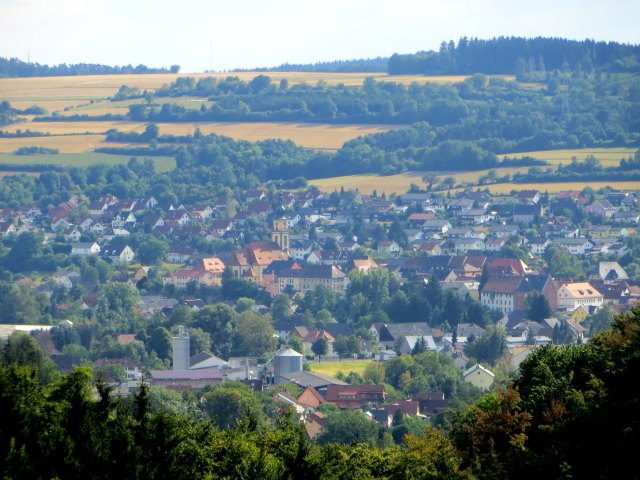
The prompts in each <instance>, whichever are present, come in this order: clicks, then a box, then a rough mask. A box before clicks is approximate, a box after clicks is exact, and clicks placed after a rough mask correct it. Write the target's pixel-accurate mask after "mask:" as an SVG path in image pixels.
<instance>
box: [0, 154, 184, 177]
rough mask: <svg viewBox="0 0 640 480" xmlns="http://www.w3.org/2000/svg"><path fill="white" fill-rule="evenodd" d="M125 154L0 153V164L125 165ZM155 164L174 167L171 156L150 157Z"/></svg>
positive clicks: (161, 169)
mask: <svg viewBox="0 0 640 480" xmlns="http://www.w3.org/2000/svg"><path fill="white" fill-rule="evenodd" d="M129 158H130V157H129V156H127V155H109V154H106V153H95V152H89V153H59V154H57V155H20V156H18V155H13V154H10V153H0V165H6V164H11V165H60V166H63V167H87V166H89V165H94V164H99V163H104V164H106V165H123V164H124V165H126V163H127V162H128V161H129ZM150 158H151V160H153V162H154V164H155V166H156V172H168V171H170V170H173V169H174V168H176V161H175V159H174V158H173V157H150Z"/></svg>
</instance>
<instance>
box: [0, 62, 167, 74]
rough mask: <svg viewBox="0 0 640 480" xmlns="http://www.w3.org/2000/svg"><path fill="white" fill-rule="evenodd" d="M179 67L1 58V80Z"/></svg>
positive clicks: (155, 70) (146, 71)
mask: <svg viewBox="0 0 640 480" xmlns="http://www.w3.org/2000/svg"><path fill="white" fill-rule="evenodd" d="M179 71H180V66H179V65H172V66H171V67H170V68H151V67H147V66H146V65H138V66H136V67H134V66H132V65H123V66H121V67H120V66H115V67H112V66H109V65H99V64H97V63H76V64H71V65H67V64H66V63H61V64H60V65H52V66H49V65H40V64H39V63H32V62H23V61H22V60H19V59H17V58H3V57H0V78H6V77H64V76H69V75H119V74H127V73H137V74H143V73H178V72H179Z"/></svg>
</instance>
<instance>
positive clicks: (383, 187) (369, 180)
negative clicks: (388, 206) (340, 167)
mask: <svg viewBox="0 0 640 480" xmlns="http://www.w3.org/2000/svg"><path fill="white" fill-rule="evenodd" d="M412 183H415V184H416V185H418V186H420V187H422V188H424V182H423V181H422V174H421V173H417V172H413V173H400V174H397V175H387V176H384V177H381V176H379V175H347V176H344V177H331V178H319V179H315V180H309V184H310V185H315V186H316V187H318V188H319V189H320V190H321V191H323V192H333V191H339V190H340V188H341V187H344V189H345V190H358V191H359V192H360V193H362V194H365V195H370V194H372V193H373V191H374V190H375V191H376V192H377V193H378V194H379V195H382V193H386V194H391V193H397V194H400V193H404V192H406V191H407V190H409V187H410V186H411V184H412Z"/></svg>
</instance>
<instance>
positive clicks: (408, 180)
mask: <svg viewBox="0 0 640 480" xmlns="http://www.w3.org/2000/svg"><path fill="white" fill-rule="evenodd" d="M519 168H524V170H525V171H526V167H519ZM513 170H515V169H511V168H509V169H506V168H505V169H496V171H497V172H498V175H501V174H502V175H504V174H506V173H510V172H511V173H512V172H513ZM487 172H488V170H481V171H474V172H460V173H454V174H447V173H441V174H439V175H438V176H439V177H440V178H443V177H454V178H455V179H456V181H457V182H458V183H460V182H472V183H475V182H474V180H473V179H474V178H475V179H477V178H479V177H480V176H482V175H486V173H487ZM422 175H423V173H419V172H412V173H401V174H398V175H389V176H384V177H382V176H379V175H349V176H344V177H332V178H321V179H316V180H309V184H310V185H315V186H317V187H318V188H319V189H320V190H321V191H323V192H333V191H338V190H340V188H341V187H344V188H345V190H350V189H357V190H358V191H359V192H360V193H362V194H365V195H370V194H372V193H373V191H374V190H375V191H376V192H377V193H378V195H381V194H382V193H386V194H387V195H389V194H391V193H395V194H402V193H405V192H407V191H408V190H409V188H410V186H411V184H412V183H413V184H416V185H418V186H419V187H421V188H425V183H424V182H423V181H422ZM476 181H477V180H476ZM607 185H608V186H611V187H613V188H618V189H623V190H638V189H640V181H628V182H624V181H621V182H582V183H581V182H564V183H563V182H558V183H512V182H509V183H497V184H489V185H477V186H474V187H473V188H481V189H485V188H487V189H489V190H490V191H491V192H493V193H509V192H511V190H528V189H535V190H540V191H542V192H544V191H547V192H549V193H555V192H559V191H560V190H582V189H583V188H585V187H591V188H593V189H594V190H598V189H599V188H602V187H605V186H607ZM458 190H460V189H459V188H454V189H452V190H451V192H452V193H454V192H456V191H458Z"/></svg>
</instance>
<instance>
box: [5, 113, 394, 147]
mask: <svg viewBox="0 0 640 480" xmlns="http://www.w3.org/2000/svg"><path fill="white" fill-rule="evenodd" d="M69 113H73V112H69ZM145 127H146V123H143V122H94V121H87V122H24V123H14V124H12V125H7V126H6V127H3V128H1V129H0V130H4V131H6V132H16V131H17V130H22V131H24V130H27V129H28V130H31V131H33V132H42V133H48V134H51V135H68V134H104V133H105V132H106V131H107V130H110V129H116V130H119V131H121V132H131V131H135V132H142V131H144V129H145ZM158 128H159V129H160V134H161V135H193V133H194V132H195V130H196V128H200V131H201V132H202V133H203V134H205V135H208V134H210V133H215V134H218V135H225V136H228V137H231V138H234V139H236V140H247V141H251V142H255V141H258V140H266V139H270V138H275V139H281V140H291V141H293V142H294V143H296V144H298V145H301V146H303V147H308V148H317V149H329V150H333V149H338V148H340V147H341V146H342V144H343V143H344V142H346V141H348V140H352V139H353V138H356V137H359V136H362V135H368V134H371V133H379V132H386V131H389V130H392V129H396V128H398V126H397V125H330V124H316V123H266V122H264V123H255V122H247V123H242V122H233V123H225V122H202V123H159V124H158ZM12 140H15V141H16V142H15V143H20V145H35V144H34V143H33V142H31V140H33V138H17V139H12ZM92 142H93V140H92ZM38 145H40V144H38ZM108 145H110V146H116V145H114V144H108Z"/></svg>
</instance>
